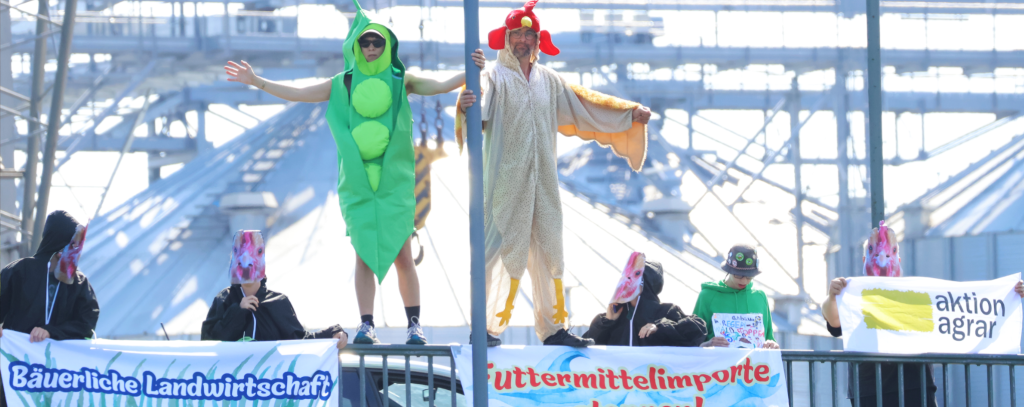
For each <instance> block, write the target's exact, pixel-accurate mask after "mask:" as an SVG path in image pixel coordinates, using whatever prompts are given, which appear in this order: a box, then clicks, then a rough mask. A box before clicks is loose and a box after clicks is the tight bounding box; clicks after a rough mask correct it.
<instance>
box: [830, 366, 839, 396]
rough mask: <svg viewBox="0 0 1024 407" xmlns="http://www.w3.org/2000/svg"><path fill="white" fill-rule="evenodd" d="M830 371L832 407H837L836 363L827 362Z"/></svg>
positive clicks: (837, 381)
mask: <svg viewBox="0 0 1024 407" xmlns="http://www.w3.org/2000/svg"><path fill="white" fill-rule="evenodd" d="M829 365H830V366H831V369H832V407H839V379H838V378H836V362H829Z"/></svg>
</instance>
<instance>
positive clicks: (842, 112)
mask: <svg viewBox="0 0 1024 407" xmlns="http://www.w3.org/2000/svg"><path fill="white" fill-rule="evenodd" d="M846 75H847V73H846V68H845V67H844V64H843V52H842V51H841V50H840V51H839V62H838V63H837V64H836V69H835V82H836V83H835V85H833V89H832V91H833V93H834V97H835V107H834V108H833V110H832V112H833V114H834V115H835V117H836V147H837V149H836V150H837V151H836V167H838V168H837V169H838V171H837V172H838V173H839V208H838V211H839V213H838V215H839V219H838V221H837V222H836V228H837V230H836V240H838V241H839V253H838V255H837V258H836V267H835V271H836V275H834V276H832V277H846V276H850V275H852V272H853V259H854V258H855V257H856V256H854V255H853V251H854V247H853V242H852V241H851V240H850V227H851V226H850V216H851V214H852V211H851V210H850V173H849V171H850V158H849V157H850V151H849V148H848V146H849V144H850V143H849V138H850V121H849V120H848V119H847V117H846V114H847V111H848V110H847V109H848V106H849V103H848V100H847V99H848V97H849V96H848V94H847V92H846V77H847V76H846Z"/></svg>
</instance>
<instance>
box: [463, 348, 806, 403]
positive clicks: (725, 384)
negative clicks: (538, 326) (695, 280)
mask: <svg viewBox="0 0 1024 407" xmlns="http://www.w3.org/2000/svg"><path fill="white" fill-rule="evenodd" d="M472 353H473V348H472V346H452V354H453V355H454V356H455V365H456V367H457V371H458V375H459V380H461V381H462V388H463V390H464V392H465V394H466V400H472V399H473V379H472V377H473V365H472V359H473V356H472ZM487 361H488V365H487V366H488V369H487V376H488V378H487V385H488V391H487V397H488V399H489V400H488V401H489V402H488V405H490V406H516V407H521V406H522V407H525V406H551V405H560V406H574V407H575V406H585V407H618V406H672V407H715V406H734V405H743V406H788V405H789V399H788V395H787V392H786V374H785V370H784V365H783V363H782V353H781V352H779V351H769V350H750V349H729V348H717V349H705V348H669V347H623V346H609V347H605V346H592V347H589V348H570V347H563V346H525V347H524V346H501V347H494V348H488V349H487Z"/></svg>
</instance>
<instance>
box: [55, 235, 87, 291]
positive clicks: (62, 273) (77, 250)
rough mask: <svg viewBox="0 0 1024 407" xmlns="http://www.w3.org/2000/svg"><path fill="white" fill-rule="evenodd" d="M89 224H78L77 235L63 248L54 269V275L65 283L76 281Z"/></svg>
mask: <svg viewBox="0 0 1024 407" xmlns="http://www.w3.org/2000/svg"><path fill="white" fill-rule="evenodd" d="M88 229H89V225H85V226H82V225H78V227H76V228H75V236H74V237H72V238H71V241H70V242H68V245H67V246H64V250H61V254H60V261H59V262H58V263H57V268H56V269H54V270H53V275H54V277H57V280H60V282H62V283H65V284H72V283H74V281H75V273H77V272H78V259H79V257H81V256H82V247H83V246H85V232H86V230H88Z"/></svg>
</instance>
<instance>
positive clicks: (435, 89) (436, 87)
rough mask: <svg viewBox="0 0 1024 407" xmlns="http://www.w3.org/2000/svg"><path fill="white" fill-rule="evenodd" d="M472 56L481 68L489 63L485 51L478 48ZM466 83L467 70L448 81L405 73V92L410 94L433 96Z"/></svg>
mask: <svg viewBox="0 0 1024 407" xmlns="http://www.w3.org/2000/svg"><path fill="white" fill-rule="evenodd" d="M472 57H473V63H475V64H476V66H477V67H479V68H480V69H484V65H485V64H486V63H487V59H486V58H484V52H483V51H481V50H479V49H478V50H476V51H474V52H473V54H472ZM465 84H466V73H465V72H463V73H460V74H458V75H455V76H453V77H451V78H450V79H448V80H446V81H437V80H434V79H428V78H421V77H418V76H416V75H413V74H411V73H408V72H406V73H405V92H406V93H409V94H417V95H423V96H433V95H437V94H441V93H448V92H451V91H453V90H455V89H458V88H459V87H460V86H462V85H465Z"/></svg>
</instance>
